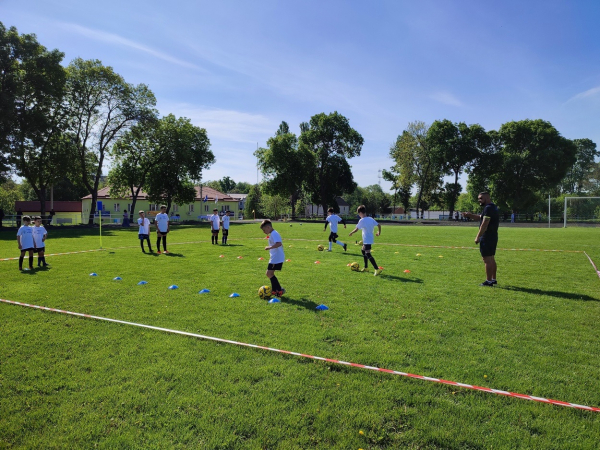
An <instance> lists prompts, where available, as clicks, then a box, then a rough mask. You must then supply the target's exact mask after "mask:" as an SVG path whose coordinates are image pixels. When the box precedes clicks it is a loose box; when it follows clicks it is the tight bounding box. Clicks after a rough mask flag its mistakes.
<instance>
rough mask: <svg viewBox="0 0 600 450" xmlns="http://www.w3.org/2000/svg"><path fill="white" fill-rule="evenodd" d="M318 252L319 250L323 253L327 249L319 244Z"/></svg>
mask: <svg viewBox="0 0 600 450" xmlns="http://www.w3.org/2000/svg"><path fill="white" fill-rule="evenodd" d="M317 250H319V251H320V252H322V251H323V250H325V247H323V246H322V245H321V244H319V245H318V246H317Z"/></svg>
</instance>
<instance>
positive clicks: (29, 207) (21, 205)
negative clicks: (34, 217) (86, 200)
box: [15, 202, 81, 213]
mask: <svg viewBox="0 0 600 450" xmlns="http://www.w3.org/2000/svg"><path fill="white" fill-rule="evenodd" d="M19 209H21V211H24V212H40V211H41V210H40V202H15V211H18V210H19ZM51 209H52V208H50V202H46V212H50V210H51ZM54 212H57V213H59V212H81V202H54Z"/></svg>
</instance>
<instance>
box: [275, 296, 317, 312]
mask: <svg viewBox="0 0 600 450" xmlns="http://www.w3.org/2000/svg"><path fill="white" fill-rule="evenodd" d="M281 303H289V304H290V305H296V306H302V307H303V308H306V309H310V310H311V311H315V308H316V307H317V306H318V305H317V304H316V303H315V302H313V301H312V300H306V299H304V298H302V299H299V300H296V299H293V298H290V297H285V296H284V297H281Z"/></svg>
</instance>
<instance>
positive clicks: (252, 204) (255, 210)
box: [244, 184, 263, 219]
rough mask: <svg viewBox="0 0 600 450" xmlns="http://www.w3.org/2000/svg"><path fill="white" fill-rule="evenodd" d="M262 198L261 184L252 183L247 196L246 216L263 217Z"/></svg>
mask: <svg viewBox="0 0 600 450" xmlns="http://www.w3.org/2000/svg"><path fill="white" fill-rule="evenodd" d="M261 198H262V192H261V189H260V185H258V184H254V185H252V187H251V188H250V192H248V196H247V197H246V208H245V209H244V217H245V218H247V219H251V218H254V217H258V218H261V217H263V214H262V210H261Z"/></svg>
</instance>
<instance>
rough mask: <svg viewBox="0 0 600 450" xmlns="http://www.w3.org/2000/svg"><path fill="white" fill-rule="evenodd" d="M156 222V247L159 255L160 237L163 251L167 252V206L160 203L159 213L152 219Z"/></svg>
mask: <svg viewBox="0 0 600 450" xmlns="http://www.w3.org/2000/svg"><path fill="white" fill-rule="evenodd" d="M154 220H155V222H156V249H157V250H158V252H157V253H158V254H159V255H160V239H161V238H162V244H163V251H164V252H165V253H166V254H168V253H169V252H168V251H167V233H168V232H169V215H168V214H167V207H166V206H165V205H160V213H158V214H157V215H156V218H155V219H154Z"/></svg>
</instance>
